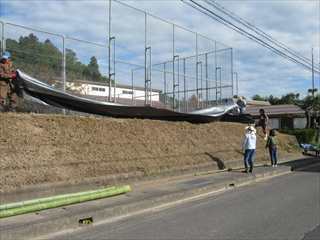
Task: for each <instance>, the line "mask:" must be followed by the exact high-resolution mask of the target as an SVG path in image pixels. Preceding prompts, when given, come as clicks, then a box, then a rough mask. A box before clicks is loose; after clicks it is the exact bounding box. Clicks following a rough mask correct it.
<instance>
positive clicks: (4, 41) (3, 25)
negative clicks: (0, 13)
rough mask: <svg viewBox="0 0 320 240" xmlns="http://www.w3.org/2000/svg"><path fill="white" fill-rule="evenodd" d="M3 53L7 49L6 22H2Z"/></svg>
mask: <svg viewBox="0 0 320 240" xmlns="http://www.w3.org/2000/svg"><path fill="white" fill-rule="evenodd" d="M1 43H2V44H1V55H2V54H3V53H4V52H5V51H6V37H5V23H4V22H1Z"/></svg>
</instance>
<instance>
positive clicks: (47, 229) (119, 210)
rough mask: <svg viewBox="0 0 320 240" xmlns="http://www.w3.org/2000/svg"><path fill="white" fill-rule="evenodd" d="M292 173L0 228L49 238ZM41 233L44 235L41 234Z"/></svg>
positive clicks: (284, 170)
mask: <svg viewBox="0 0 320 240" xmlns="http://www.w3.org/2000/svg"><path fill="white" fill-rule="evenodd" d="M290 172H291V169H290V167H281V168H278V169H273V170H272V171H268V172H266V173H261V174H254V175H251V176H250V175H249V176H248V175H245V174H244V176H243V177H240V178H237V179H233V180H230V181H226V182H223V183H220V184H209V185H207V186H205V187H199V188H195V189H191V190H190V189H189V190H184V191H177V192H173V193H170V194H166V195H162V196H157V197H152V198H150V199H144V200H141V201H138V202H132V203H129V204H127V205H118V206H113V207H111V208H95V209H88V210H86V211H85V212H81V213H79V212H75V213H72V214H56V215H54V216H53V217H50V219H40V220H37V221H30V222H26V223H25V224H20V225H18V226H14V227H10V224H9V226H6V227H4V228H2V230H1V238H2V239H6V240H11V239H26V238H30V239H35V238H38V239H46V238H48V236H50V237H51V236H54V234H52V233H59V234H61V233H64V232H68V231H69V230H70V229H72V230H74V229H83V228H85V227H86V226H82V227H79V219H86V218H92V219H94V224H95V225H99V224H103V223H107V222H115V221H118V220H120V219H124V218H127V217H130V216H134V215H139V214H143V213H147V212H154V211H159V210H162V209H165V208H169V207H173V206H175V205H177V204H181V203H184V202H188V201H194V200H197V199H201V198H204V197H208V196H210V195H214V194H217V193H220V192H224V191H228V190H230V189H234V188H235V187H241V186H245V185H249V184H251V183H254V182H259V181H263V180H267V179H270V178H273V177H277V176H280V175H284V174H288V173H290ZM39 236H41V237H39Z"/></svg>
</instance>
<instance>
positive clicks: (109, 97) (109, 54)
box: [108, 0, 111, 102]
mask: <svg viewBox="0 0 320 240" xmlns="http://www.w3.org/2000/svg"><path fill="white" fill-rule="evenodd" d="M108 24H109V35H108V39H109V41H108V76H109V96H108V101H109V102H111V43H110V40H111V0H109V21H108Z"/></svg>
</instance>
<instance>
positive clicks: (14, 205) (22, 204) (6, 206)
mask: <svg viewBox="0 0 320 240" xmlns="http://www.w3.org/2000/svg"><path fill="white" fill-rule="evenodd" d="M115 188H116V187H109V188H103V189H99V190H92V191H86V192H78V193H69V194H62V195H58V196H54V197H45V198H38V199H33V200H27V201H22V202H15V203H8V204H3V205H0V211H1V210H7V209H11V208H18V207H26V206H28V205H33V204H37V203H46V202H51V201H54V200H60V199H64V198H69V197H77V196H82V195H87V194H91V193H98V192H104V191H110V190H113V189H115Z"/></svg>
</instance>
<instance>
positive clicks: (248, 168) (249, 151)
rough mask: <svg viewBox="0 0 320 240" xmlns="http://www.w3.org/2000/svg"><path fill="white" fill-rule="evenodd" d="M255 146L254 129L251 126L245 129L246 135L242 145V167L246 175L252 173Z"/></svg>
mask: <svg viewBox="0 0 320 240" xmlns="http://www.w3.org/2000/svg"><path fill="white" fill-rule="evenodd" d="M256 145H257V136H256V129H255V128H254V127H253V126H248V127H246V133H245V136H244V140H243V145H242V150H243V152H244V167H245V172H246V173H248V172H251V173H252V171H253V162H254V156H255V153H256Z"/></svg>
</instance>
